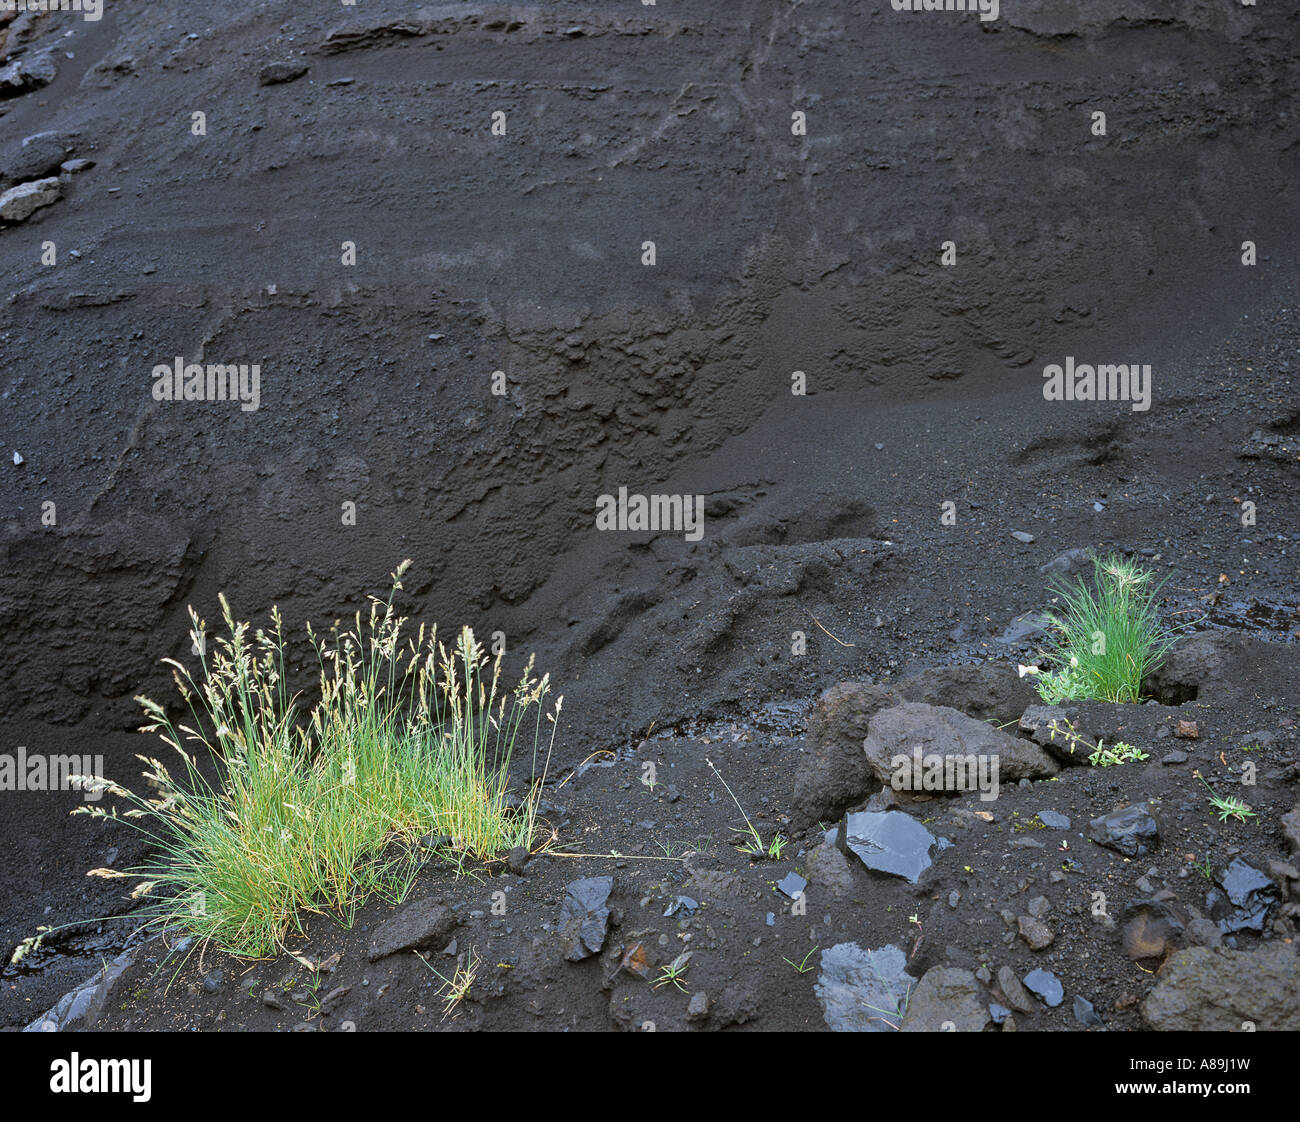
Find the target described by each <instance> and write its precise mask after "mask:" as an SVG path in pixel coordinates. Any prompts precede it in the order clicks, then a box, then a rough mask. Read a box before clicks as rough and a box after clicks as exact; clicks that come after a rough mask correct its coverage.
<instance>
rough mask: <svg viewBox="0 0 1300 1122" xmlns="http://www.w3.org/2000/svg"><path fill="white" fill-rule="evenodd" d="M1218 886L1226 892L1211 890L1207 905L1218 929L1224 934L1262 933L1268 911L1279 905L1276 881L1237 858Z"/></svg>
mask: <svg viewBox="0 0 1300 1122" xmlns="http://www.w3.org/2000/svg"><path fill="white" fill-rule="evenodd" d="M1218 883H1219V887H1220V888H1222V889H1223V893H1222V894H1220V893H1219V892H1217V891H1211V892H1210V893H1209V894H1208V895H1207V896H1206V899H1205V904H1206V910H1207V911H1208V912H1209V913H1210V916H1211V918H1213V919H1215V920H1217V921H1218V924H1219V930H1220V931H1222V932H1223V933H1224V934H1225V935H1230V934H1232V933H1233V932H1235V931H1263V930H1264V926H1265V924H1266V923H1267V921H1268V915H1269V911H1270V910H1271V909H1272V907H1273V905H1274V904H1276V903H1277V902H1278V895H1277V887H1276V885H1274V883H1273V878H1272V877H1270V876H1267V875H1265V874H1264V873H1262V872H1260V871H1259V870H1258V869H1256V868H1255V867H1254V866H1253V865H1249V864H1247V863H1246V862H1245V861H1243V860H1242V859H1241V858H1240V857H1236V858H1234V859H1233V861H1232V864H1230V865H1229V866H1228V867H1227V868H1226V869H1225V870H1224V871H1223V873H1222V874H1221V875H1220V877H1219V881H1218Z"/></svg>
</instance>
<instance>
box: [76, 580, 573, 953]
mask: <svg viewBox="0 0 1300 1122" xmlns="http://www.w3.org/2000/svg"><path fill="white" fill-rule="evenodd" d="M409 564H410V562H409V561H407V562H403V563H402V565H400V566H399V567H398V569H397V571H396V572H395V573H394V574H393V576H392V581H393V584H392V591H391V592H390V594H389V596H388V599H387V600H386V601H385V600H380V599H379V598H378V597H371V608H370V613H369V618H368V619H366V620H364V621H363V618H362V615H361V613H359V612H358V613H357V615H356V617H355V623H354V626H353V627H352V628H351V629H350V630H348V631H345V632H343V631H341V630H340V625H339V623H337V622H336V623H335V625H334V627H333V629H332V630H331V632H330V633H329V635H328V636H325V637H322V636H318V635H317V634H316V633H315V632H314V631H313V630H312V628H311V626H310V625H308V628H307V633H308V637H309V639H310V642H311V646H312V648H313V650H314V652H315V654H316V658H317V661H318V663H319V666H320V700H319V701H318V702H316V704H315V705H314V706H312V708H311V709H310V711H308V712H303V711H302V710H301V709H300V708H299V703H298V701H299V699H298V698H297V697H293V698H290V697H289V696H288V693H287V688H286V684H285V642H284V638H283V635H282V630H281V619H280V614H279V611H278V610H274V609H273V611H272V623H273V626H272V628H271V629H270V630H269V631H264V630H262V629H258V630H257V631H256V632H255V633H254V634H253V635H252V636H251V638H250V636H249V624H247V623H239V622H236V621H235V619H234V618H233V616H232V614H231V611H230V606H229V604H228V603H227V602H226V600H225V597H224V596H223V597H221V598H220V599H221V607H222V613H223V616H224V619H225V623H226V626H227V628H228V629H229V632H230V635H229V638H226V637H221V638H217V639H216V640H215V642H214V643H213V644H212V646H213V650H212V652H211V657H210V658H209V657H208V653H207V646H208V643H207V640H206V636H205V635H204V624H202V623H201V622H200V621H199V619H198V617H197V615H196V614H195V613H194V611H193V609H191V611H190V617H191V621H192V625H193V626H192V633H191V634H192V637H193V639H194V644H195V647H194V649H195V650H196V651H198V652H201V653H200V658H201V661H202V668H201V672H200V675H199V679H198V680H197V681H196V680H195V678H194V677H192V676H191V675H190V673H189V671H188V670H186V669H185V667H184V666H182V665H181V664H180V663H178V662H175V661H174V660H171V659H167V660H164V661H165V662H167V663H168V664H169V665H171V667H172V668H173V678H174V679H175V682H176V685H177V687H178V689H179V691H180V694H181V697H182V699H183V700H184V702H185V704H186V706H187V707H188V709H189V711H190V719H191V723H188V724H185V723H182V724H179V725H176V724H173V722H172V720H171V719H170V718H169V717H168V715H167V713H166V711H165V710H164V708H163V707H162V706H161V705H159V704H158V703H157V702H154V701H151V700H149V699H148V698H143V697H141V698H137V700H138V701H139V702H140V703H141V705H142V706H143V707H144V709H145V712H146V714H147V715H148V718H149V723H148V724H146V725H145V726H144V727H143V728H142V729H141V731H143V732H149V733H158V734H159V736H160V737H161V739H162V740H163V742H164V743H165V744H167V745H168V746H169V747H170V748H171V749H172V750H173V751H175V752H176V753H177V754H179V756H180V757H181V760H182V761H183V764H184V774H183V776H181V777H180V778H176V777H173V775H172V774H171V773H170V771H169V770H168V768H167V767H166V766H165V765H164V764H163V763H162V762H161V761H160V760H157V759H154V758H152V757H147V756H140V757H138V758H139V759H141V760H143V761H144V762H145V763H146V764H147V765H148V766H149V770H148V771H146V772H145V777H146V779H147V780H148V781H149V782H150V783H151V784H152V785H153V787H154V788H155V790H156V797H154V798H144V797H143V796H140V795H136V794H134V793H132V792H130V791H127V790H124V789H123V788H122V787H120V786H118V785H117V784H114V783H111V782H109V781H100V783H101V785H102V786H103V788H104V789H105V790H108V791H110V792H111V793H112V794H114V795H116V796H118V797H119V798H121V799H122V800H124V801H125V802H127V803H129V804H131V809H130V810H127V811H126V812H125V813H124V814H122V815H121V816H120V817H121V818H123V819H127V820H130V821H131V824H133V825H136V826H137V827H138V828H140V829H141V830H142V832H143V833H145V834H146V835H147V836H148V837H149V838H150V839H151V841H152V842H153V843H154V844H155V845H156V846H157V849H158V853H157V856H155V857H154V858H152V859H151V863H150V864H149V865H147V866H146V867H144V868H142V869H139V870H135V871H133V872H131V873H123V872H118V871H116V870H112V869H96V870H92V871H91V874H90V875H93V876H107V877H121V876H133V877H137V878H138V879H139V880H140V883H139V884H138V885H137V886H136V887H135V889H134V891H133V892H132V896H133V897H135V898H145V899H146V901H147V903H146V908H145V916H146V924H145V926H155V927H157V928H168V927H172V926H177V925H179V926H180V927H182V928H183V929H185V930H187V931H189V932H190V933H192V934H194V935H195V936H197V937H198V938H199V939H200V940H201V941H205V942H211V943H213V944H214V945H215V946H217V947H218V948H220V949H222V950H226V951H230V952H232V953H235V954H238V955H248V956H262V955H267V954H273V953H276V952H277V951H279V950H280V949H282V948H283V947H284V943H285V939H286V937H287V936H288V935H289V934H290V933H291V932H293V931H298V932H301V931H302V918H303V914H304V913H306V912H327V913H330V914H333V915H335V916H336V917H338V918H340V919H341V920H343V921H344V922H349V921H350V919H351V917H352V916H353V915H354V914H355V911H356V909H357V908H359V907H360V905H361V904H362V903H363V902H364V901H365V899H366V898H367V897H368V896H370V895H372V894H381V895H383V896H385V897H387V898H389V899H393V900H397V899H400V898H402V896H404V895H405V892H406V891H407V890H408V889H409V887H410V884H411V881H412V880H413V878H414V875H415V870H416V869H417V867H418V865H419V863H420V861H421V854H420V846H419V839H421V838H422V837H425V836H427V835H429V834H437V835H446V836H448V837H450V838H451V839H452V841H451V853H452V854H453V855H454V858H455V859H456V860H457V861H458V862H463V861H465V860H467V859H471V858H475V859H481V858H488V857H491V856H492V855H494V854H496V853H499V852H501V851H502V850H506V849H510V848H512V847H514V846H520V845H523V846H527V845H528V844H529V843H530V841H531V839H532V835H533V829H534V820H535V808H536V793H535V792H534V794H533V796H532V797H530V798H528V799H525V800H524V801H523V803H522V804H520V805H516V806H511V805H509V804H508V800H507V792H506V782H507V780H506V772H507V768H508V766H509V763H510V759H511V756H512V754H513V752H514V750H515V747H516V743H517V741H518V739H519V737H520V735H521V733H522V734H524V735H525V736H527V735H531V738H532V765H533V767H532V774H533V776H534V777H536V775H537V755H538V747H539V744H540V743H541V741H542V739H543V736H542V730H543V727H544V726H543V725H542V717H543V708H544V701H543V699H544V698H545V697H546V695H547V693H548V692H549V676H548V675H544V676H543V677H542V678H541V679H540V680H537V679H535V678H533V677H532V669H533V662H532V659H529V662H528V666H527V668H526V669H525V671H524V674H523V677H522V679H521V681H520V682H519V684H518V685H517V686H516V687H515V689H514V690H513V691H511V692H508V693H507V692H505V691H504V690H502V689H501V686H500V676H501V654H498V655H497V657H496V658H495V660H490V659H489V657H488V654H487V652H485V651H484V649H483V648H482V647H481V646H480V645H479V643H478V642H477V640H475V638H474V634H473V632H472V631H471V630H470V629H469V628H468V627H466V628H463V629H462V630H461V632H460V634H459V635H458V636H457V639H456V642H455V643H454V645H453V646H452V647H451V648H450V649H448V648H447V647H446V646H444V645H443V644H442V643H439V642H437V638H436V630H435V632H433V633H431V634H430V635H429V637H428V639H427V641H426V638H425V629H424V627H423V625H422V626H421V627H420V629H419V632H418V634H417V635H416V636H415V637H414V638H413V639H411V638H407V639H405V640H403V637H402V629H403V625H404V624H405V623H406V619H405V618H402V617H398V616H397V614H396V612H395V611H394V609H393V598H394V596H395V594H396V593H397V592H398V591H399V590H400V589H401V587H402V585H401V577H402V574H403V573H404V572H405V571H406V569H407V567H408V566H409ZM562 703H563V698H559V699H557V700H556V702H555V706H554V709H553V710H552V711H550V712H547V713H545V717H546V719H547V720H548V721H549V722H550V723H551V725H552V728H551V732H550V736H549V739H548V743H547V747H546V758H545V761H544V763H543V778H544V773H545V766H546V763H549V759H550V746H551V745H552V744H553V743H554V737H555V722H556V720H557V718H558V714H559V710H560V708H561V705H562ZM182 745H187V746H193V747H194V748H195V749H196V751H191V749H190V748H188V747H183V746H182ZM208 753H210V754H211V758H212V759H213V760H214V761H215V764H216V768H217V773H218V778H217V782H216V783H215V784H211V783H209V781H208V780H207V779H206V778H205V776H204V774H203V772H202V770H201V769H200V767H199V760H198V759H196V756H198V755H201V754H208ZM540 789H541V788H540V785H539V786H538V787H537V788H536V791H540ZM74 813H89V814H91V815H92V816H95V817H106V818H114V819H116V818H118V817H119V815H118V814H117V808H116V807H113V808H111V809H110V810H105V809H102V808H98V807H95V808H81V809H80V810H79V811H74Z"/></svg>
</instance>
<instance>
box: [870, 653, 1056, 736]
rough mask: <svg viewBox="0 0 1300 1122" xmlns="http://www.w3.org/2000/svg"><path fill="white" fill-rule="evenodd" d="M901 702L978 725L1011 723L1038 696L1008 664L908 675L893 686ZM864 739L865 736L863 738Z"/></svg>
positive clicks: (1028, 681) (1029, 681)
mask: <svg viewBox="0 0 1300 1122" xmlns="http://www.w3.org/2000/svg"><path fill="white" fill-rule="evenodd" d="M894 689H896V690H897V691H898V692H899V694H901V695H902V700H903V701H916V702H924V703H925V704H926V705H939V706H944V707H945V708H948V709H956V710H957V711H958V712H960V713H965V714H966V716H968V717H975V718H977V719H978V720H981V721H986V720H987V721H998V722H1001V723H1005V722H1007V721H1014V720H1015V719H1016V717H1017V716H1018V715H1019V714H1021V713H1022V712H1024V710H1025V707H1026V706H1027V705H1032V704H1033V702H1034V700H1035V699H1036V698H1037V696H1038V693H1037V691H1036V690H1035V689H1034V685H1033V681H1032V679H1030V678H1022V677H1020V675H1019V674H1018V673H1017V672H1016V667H1015V665H1014V664H1013V663H1010V662H981V663H977V664H975V665H974V666H937V667H933V668H930V669H927V670H921V671H917V672H909V673H908V674H906V675H905V676H904V677H902V678H901V679H899V680H898V681H897V682H895V683H894ZM864 736H865V734H864Z"/></svg>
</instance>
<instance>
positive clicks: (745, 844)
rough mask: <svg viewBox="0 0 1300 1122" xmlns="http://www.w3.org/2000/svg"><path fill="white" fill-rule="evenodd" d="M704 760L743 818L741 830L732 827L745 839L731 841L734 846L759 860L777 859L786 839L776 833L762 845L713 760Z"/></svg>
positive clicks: (759, 837)
mask: <svg viewBox="0 0 1300 1122" xmlns="http://www.w3.org/2000/svg"><path fill="white" fill-rule="evenodd" d="M704 762H705V763H706V764H708V765H709V770H710V771H711V772H713V774H714V775H716V776H717V777H718V779H719V781H720V782H721V783H722V785H723V786H724V787H726V788H727V794H728V795H730V796H731V801H732V802H733V803H735V804H736V809H737V810H738V811H740V816H741V817H742V818H743V819H744V820H745V828H744V829H743V830H742V829H741V828H740V827H739V826H733V827H732V831H733V832H734V833H737V834H740V835H741V837H742V838H744V839H745V840H744V841H742V842H739V843H733V844H735V845H736V848H737V849H738V850H739V851H740V852H741V853H744V854H746V855H747V856H749V857H756V858H759V859H760V860H761V859H762V858H764V857H766V858H769V859H771V860H773V861H776V860H779V859H780V857H781V853H782V851H783V850H784V849H785V846H786V839H785V838H783V837H782V836H781V835H780V834H777V835H776V836H775V837H774V838H773V839H772V841H771V843H770V844H768V845H764V844H763V837H762V835H761V834H760V833H759V832H758V830H757V829H755V827H754V823H753V822H751V821H750V820H749V815H748V814H746V813H745V808H744V807H743V806H741V805H740V800H739V799H738V798H736V794H735V792H734V791H732V789H731V788H730V787H727V781H726V780H725V779H723V778H722V773H721V772H720V771H718V769H717V768H716V767H714V766H713V761H712V760H710V759H709V758H708V757H705V760H704Z"/></svg>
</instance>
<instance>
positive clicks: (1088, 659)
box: [1037, 554, 1175, 705]
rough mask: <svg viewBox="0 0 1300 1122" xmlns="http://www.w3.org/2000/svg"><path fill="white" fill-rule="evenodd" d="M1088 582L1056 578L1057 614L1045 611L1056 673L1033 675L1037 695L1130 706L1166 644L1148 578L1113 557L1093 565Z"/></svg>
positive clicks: (1169, 634) (1169, 637) (1170, 635)
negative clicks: (1119, 702)
mask: <svg viewBox="0 0 1300 1122" xmlns="http://www.w3.org/2000/svg"><path fill="white" fill-rule="evenodd" d="M1091 576H1092V579H1091V580H1089V579H1087V578H1085V577H1079V578H1077V579H1075V580H1073V581H1071V580H1066V579H1060V578H1058V579H1057V580H1056V581H1054V582H1053V584H1052V590H1053V591H1054V592H1055V593H1056V594H1057V595H1058V596H1059V597H1060V599H1061V603H1062V610H1061V611H1060V612H1059V613H1049V614H1048V615H1047V621H1048V624H1049V626H1050V627H1051V628H1052V630H1053V632H1054V633H1055V638H1054V643H1053V645H1052V647H1051V649H1050V651H1049V656H1050V658H1051V660H1052V661H1053V662H1055V663H1056V664H1057V665H1056V669H1054V670H1051V671H1048V672H1045V673H1042V674H1040V675H1039V676H1038V682H1037V685H1038V692H1039V695H1040V696H1041V697H1042V698H1043V700H1044V701H1046V702H1047V703H1048V704H1049V705H1056V704H1059V703H1060V702H1062V701H1080V700H1085V699H1095V700H1100V701H1138V700H1140V699H1141V695H1142V681H1143V679H1144V678H1145V677H1146V676H1147V675H1148V674H1149V673H1150V672H1151V671H1152V670H1154V669H1155V667H1156V666H1157V665H1158V664H1159V662H1160V660H1161V659H1162V658H1163V657H1164V656H1165V654H1166V653H1167V652H1168V650H1169V648H1170V647H1171V646H1172V645H1173V642H1174V637H1175V636H1174V632H1173V631H1171V630H1170V629H1169V628H1168V627H1166V626H1165V625H1164V624H1163V623H1162V622H1161V619H1160V609H1159V605H1158V604H1157V596H1158V593H1159V591H1160V583H1161V582H1158V581H1156V579H1155V574H1154V573H1153V572H1152V571H1151V570H1149V569H1146V568H1143V567H1142V566H1141V565H1138V564H1136V563H1135V562H1132V561H1128V560H1125V559H1124V558H1122V557H1119V556H1118V555H1116V554H1111V555H1109V556H1107V557H1096V558H1094V559H1093V572H1092V575H1091Z"/></svg>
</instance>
